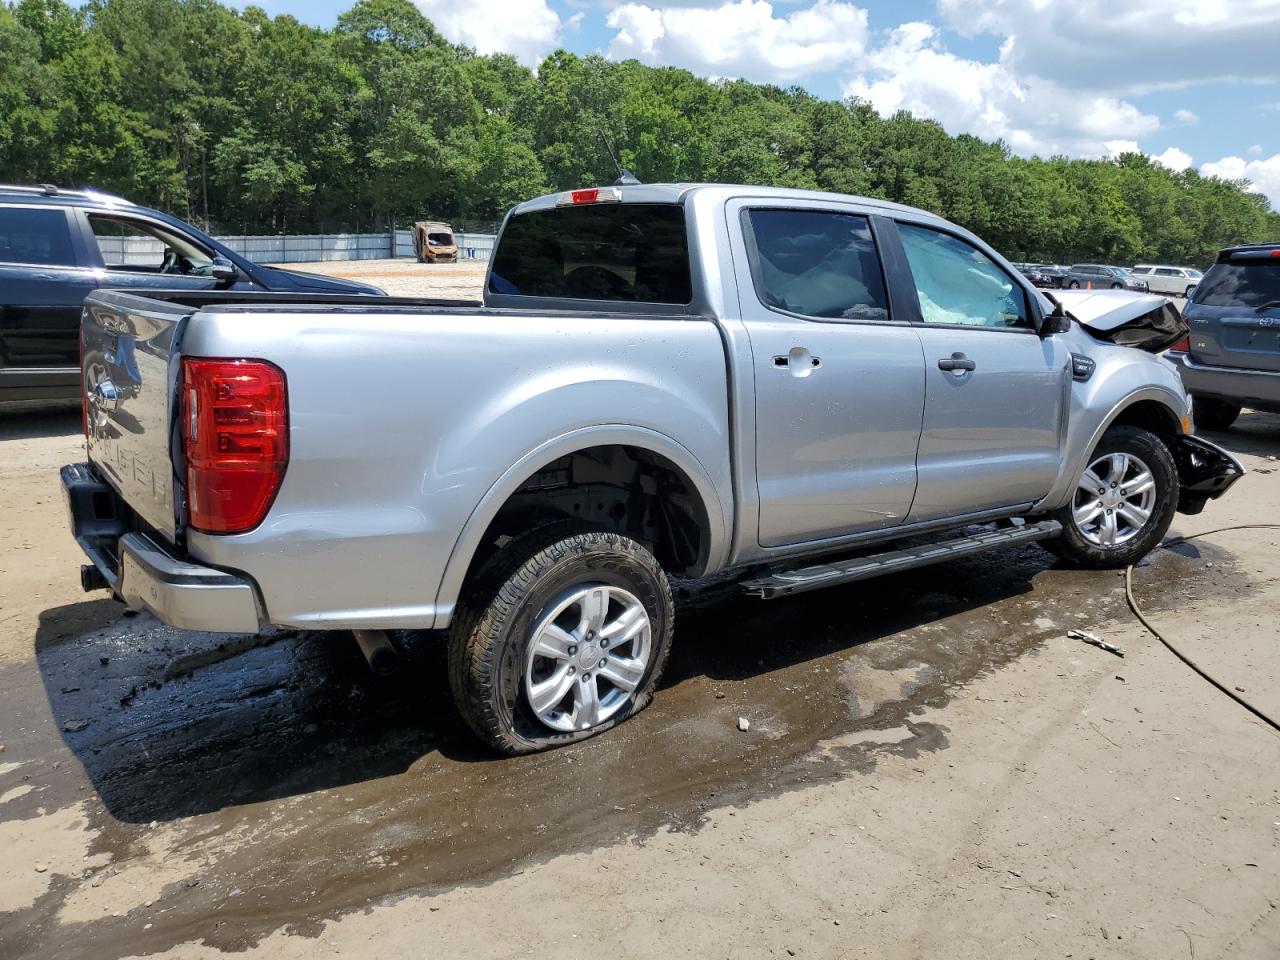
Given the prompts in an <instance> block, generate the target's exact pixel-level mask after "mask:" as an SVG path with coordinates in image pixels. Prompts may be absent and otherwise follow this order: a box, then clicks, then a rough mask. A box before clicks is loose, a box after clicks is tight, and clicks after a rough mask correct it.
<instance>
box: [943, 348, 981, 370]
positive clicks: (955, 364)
mask: <svg viewBox="0 0 1280 960" xmlns="http://www.w3.org/2000/svg"><path fill="white" fill-rule="evenodd" d="M938 369H939V370H947V371H949V372H951V373H964V372H965V371H968V370H977V369H978V365H977V364H976V363H974V362H973V361H972V360H970V359H969V358H968V357H966V356H965V355H964V354H963V353H959V352H957V353H953V354H952V355H951V356H949V357H945V358H943V359H942V360H939V361H938Z"/></svg>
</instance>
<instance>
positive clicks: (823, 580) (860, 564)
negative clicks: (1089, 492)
mask: <svg viewBox="0 0 1280 960" xmlns="http://www.w3.org/2000/svg"><path fill="white" fill-rule="evenodd" d="M1061 532H1062V524H1060V523H1059V522H1058V521H1057V520H1041V521H1039V522H1038V523H1023V524H1019V525H1018V526H1013V527H1004V528H1001V529H998V530H984V531H982V532H981V533H975V534H972V535H971V536H967V537H956V538H954V539H952V540H943V541H940V542H936V543H926V544H921V545H920V546H915V547H907V548H905V549H903V550H889V551H886V552H884V553H873V554H871V555H869V556H863V557H855V558H853V559H852V560H840V561H837V562H835V563H821V564H815V565H813V566H809V567H799V568H797V569H795V570H782V571H779V572H777V573H773V574H770V575H769V576H767V577H760V578H759V579H756V580H746V581H744V582H743V584H742V588H743V589H744V590H745V591H746V592H747V593H749V594H752V595H753V596H757V597H760V598H761V599H763V600H773V599H776V598H777V597H786V596H789V595H791V594H793V593H804V592H805V591H807V590H817V589H819V588H821V587H830V586H834V585H835V584H838V583H852V582H853V581H855V580H867V579H869V578H871V577H878V576H881V575H882V574H886V573H896V572H898V571H899V570H911V569H914V568H915V567H927V566H928V565H929V564H931V563H942V562H943V561H944V560H955V559H958V558H960V557H968V556H972V555H973V554H975V553H985V552H986V551H987V550H994V549H996V548H997V547H1009V546H1013V545H1015V544H1020V543H1030V542H1032V541H1034V540H1047V539H1048V538H1050V537H1056V536H1057V535H1058V534H1060V533H1061Z"/></svg>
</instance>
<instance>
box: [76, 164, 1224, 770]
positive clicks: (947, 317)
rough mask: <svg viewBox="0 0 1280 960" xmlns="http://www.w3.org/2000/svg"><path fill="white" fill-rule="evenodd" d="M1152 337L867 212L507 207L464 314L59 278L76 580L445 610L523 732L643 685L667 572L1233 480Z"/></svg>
mask: <svg viewBox="0 0 1280 960" xmlns="http://www.w3.org/2000/svg"><path fill="white" fill-rule="evenodd" d="M1067 301H1069V302H1067ZM1086 323H1087V326H1086V325H1085V324H1086ZM1185 332H1186V327H1185V325H1184V324H1183V323H1182V321H1181V318H1180V317H1179V316H1178V314H1177V311H1176V310H1175V309H1174V308H1173V307H1172V306H1171V305H1170V304H1169V303H1168V302H1167V301H1166V300H1164V299H1163V298H1160V297H1151V296H1147V297H1143V296H1136V297H1135V296H1134V295H1131V294H1125V293H1119V294H1111V293H1108V292H1104V293H1089V294H1079V295H1076V296H1075V298H1074V299H1071V297H1070V295H1064V301H1063V302H1057V301H1051V300H1049V299H1048V298H1046V296H1045V295H1043V294H1042V293H1040V292H1039V291H1037V290H1036V289H1035V288H1034V287H1032V286H1031V285H1030V284H1029V283H1028V282H1027V281H1026V280H1025V279H1024V278H1023V277H1022V276H1021V275H1020V274H1019V273H1018V272H1017V271H1016V270H1014V269H1013V268H1012V267H1011V266H1010V265H1009V264H1008V263H1007V262H1006V261H1005V260H1004V259H1003V258H1001V257H1000V256H999V254H997V253H996V252H995V251H994V250H992V249H991V248H990V247H988V246H987V245H986V244H984V243H983V242H982V241H980V240H979V239H977V238H976V237H974V236H973V235H971V234H970V233H968V232H966V231H965V230H963V229H961V228H959V227H956V226H955V225H953V224H950V223H948V222H946V221H944V220H941V219H939V218H938V217H936V216H933V215H931V214H928V213H925V212H922V211H920V210H914V209H911V208H908V207H903V206H898V205H895V204H892V203H886V202H882V201H878V200H868V199H861V198H856V197H847V196H834V195H829V194H822V193H813V192H804V191H793V190H779V189H769V188H760V187H738V186H688V185H627V186H615V187H601V188H594V189H589V190H575V191H571V192H567V193H562V194H557V195H553V196H547V197H542V198H540V199H537V200H532V201H530V202H528V203H524V204H522V205H520V206H518V207H516V208H515V209H514V210H512V211H511V213H510V214H509V215H508V217H507V220H506V222H505V224H504V226H503V230H502V235H501V238H500V240H499V243H498V246H497V248H496V251H495V255H494V257H493V260H492V262H491V265H490V268H489V273H488V276H487V278H486V282H485V293H484V302H483V304H480V303H475V304H471V303H457V302H447V301H427V300H396V299H387V300H380V301H378V302H377V303H372V302H369V301H368V300H361V299H359V298H351V297H341V296H325V295H270V294H267V295H262V294H259V295H246V294H214V293H196V294H193V293H191V292H189V291H188V292H182V293H173V294H160V293H154V292H153V293H150V294H149V295H146V296H140V295H137V294H133V293H127V292H120V291H117V292H112V291H102V292H97V293H94V294H93V295H92V296H90V298H89V299H88V301H87V303H86V306H85V311H84V318H83V324H82V333H81V339H82V344H81V346H82V352H83V369H84V386H85V391H84V393H85V429H86V436H87V451H88V462H87V463H80V464H72V465H69V466H67V467H64V468H63V471H62V481H63V484H64V488H65V492H66V497H67V502H68V505H69V509H70V514H71V525H72V530H73V532H74V534H75V536H76V538H77V539H78V541H79V542H80V544H81V545H82V547H83V548H84V550H85V552H86V553H87V554H88V556H89V558H90V560H91V561H92V562H91V563H90V564H89V565H86V566H85V567H84V568H83V569H82V574H81V577H82V581H83V583H84V585H85V587H86V589H101V588H106V589H110V590H111V591H113V592H114V594H115V595H116V596H118V597H119V598H121V599H122V600H123V601H124V602H125V603H127V604H128V605H129V606H131V607H134V608H146V609H149V610H151V611H152V612H154V613H155V614H156V615H157V616H158V617H159V618H160V619H162V620H164V621H165V622H167V623H169V624H172V625H174V626H177V627H183V628H190V629H196V630H212V631H246V632H253V631H258V630H260V629H262V628H263V627H265V626H267V625H276V626H283V627H295V628H303V629H306V630H344V631H345V630H350V631H353V632H354V633H355V634H356V637H357V639H358V640H359V641H360V642H361V646H362V647H363V648H364V649H365V652H366V654H367V655H369V656H370V660H371V662H375V661H376V659H377V657H378V655H379V654H380V653H382V652H384V651H386V650H387V649H388V645H389V644H390V643H392V642H393V641H391V640H389V639H388V631H393V630H397V629H436V630H448V644H449V660H450V673H451V676H450V679H451V684H452V688H453V690H454V693H455V696H456V699H457V702H458V706H459V708H460V709H461V711H462V713H463V715H464V716H465V718H466V720H467V721H468V723H469V724H470V725H471V727H472V728H474V730H475V731H476V733H477V734H478V735H479V736H480V737H482V738H483V739H484V740H486V741H487V742H488V743H490V744H491V745H493V746H494V747H495V748H497V749H499V750H501V751H505V752H508V753H519V752H527V751H533V750H539V749H543V748H546V747H548V746H553V745H557V744H562V743H566V742H570V741H573V740H577V739H580V738H583V737H587V736H590V735H592V734H595V733H598V732H600V731H602V730H604V729H607V728H608V727H610V726H613V725H615V724H617V723H619V722H621V721H622V720H624V719H625V718H627V717H628V716H630V715H631V714H633V713H635V712H636V711H638V710H640V709H641V708H643V707H644V706H645V705H646V704H647V703H648V702H649V700H650V698H651V696H652V694H653V690H654V687H655V684H656V683H657V680H658V676H659V674H660V673H661V671H662V668H663V665H664V663H665V661H666V660H667V655H668V652H669V650H670V645H671V638H672V627H673V620H674V607H673V602H672V595H671V588H670V585H669V582H668V577H669V576H671V577H678V578H700V577H706V576H708V575H711V574H717V573H722V572H726V571H739V572H740V574H739V580H740V582H741V586H742V588H743V589H744V590H747V591H749V592H751V593H753V594H756V595H758V596H760V597H762V598H772V597H780V596H786V595H789V594H793V593H798V592H801V591H805V590H809V589H813V588H817V587H823V586H828V585H832V584H840V583H847V582H850V581H853V580H858V579H862V578H865V577H869V576H874V575H877V574H881V573H887V572H892V571H896V570H902V569H905V568H908V567H912V566H919V565H922V564H926V563H932V562H936V561H940V560H946V559H948V558H951V557H959V556H963V555H967V554H973V553H977V552H980V551H983V550H990V549H995V548H999V547H1002V546H1008V545H1013V544H1018V543H1023V542H1028V541H1033V540H1038V541H1041V542H1042V543H1043V544H1044V545H1045V546H1046V547H1048V548H1049V549H1050V550H1052V551H1053V552H1054V553H1056V554H1057V555H1058V556H1060V557H1062V558H1063V559H1064V560H1065V561H1067V562H1069V563H1073V564H1077V565H1084V566H1092V567H1111V566H1122V565H1124V564H1128V563H1131V562H1133V561H1135V560H1137V559H1138V558H1140V557H1141V556H1142V555H1143V554H1145V553H1146V552H1147V551H1149V550H1151V549H1152V548H1153V547H1154V546H1155V545H1156V544H1157V543H1158V542H1159V541H1160V539H1161V537H1162V536H1163V535H1164V533H1165V531H1166V529H1167V528H1168V526H1169V523H1170V521H1171V519H1172V517H1173V514H1174V511H1175V510H1177V509H1182V510H1184V511H1188V512H1195V511H1197V510H1199V509H1200V508H1201V507H1202V506H1203V505H1204V503H1205V501H1206V500H1207V499H1210V498H1213V497H1217V496H1219V495H1221V494H1222V493H1223V492H1224V491H1225V490H1226V489H1227V488H1228V487H1229V486H1230V485H1231V483H1232V482H1233V481H1234V480H1235V479H1236V478H1238V477H1239V476H1240V475H1241V473H1242V472H1243V470H1242V468H1241V466H1240V464H1239V463H1238V462H1237V461H1236V460H1234V458H1232V457H1231V456H1230V455H1229V454H1227V453H1225V452H1224V451H1222V450H1220V449H1219V448H1217V447H1215V446H1213V445H1212V444H1209V443H1206V442H1204V441H1201V440H1199V439H1197V438H1196V437H1194V436H1192V435H1191V432H1190V426H1189V419H1188V412H1189V411H1188V401H1187V395H1186V393H1185V392H1184V391H1183V388H1182V384H1181V383H1180V381H1179V378H1178V373H1177V371H1176V370H1175V369H1174V368H1173V367H1172V366H1171V365H1170V364H1169V363H1168V362H1166V361H1165V360H1164V359H1162V358H1161V357H1159V356H1157V355H1155V351H1158V350H1160V349H1163V348H1164V347H1165V346H1167V345H1168V344H1169V343H1172V342H1173V341H1174V340H1176V339H1178V338H1179V337H1181V336H1182V335H1183V334H1184V333H1185Z"/></svg>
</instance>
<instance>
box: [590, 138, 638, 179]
mask: <svg viewBox="0 0 1280 960" xmlns="http://www.w3.org/2000/svg"><path fill="white" fill-rule="evenodd" d="M600 139H601V140H603V141H604V148H605V150H607V151H608V152H609V159H610V160H612V161H613V168H614V169H615V170H617V171H618V179H617V180H615V181H613V183H612V186H615V187H634V186H637V185H638V184H639V183H640V178H639V177H637V176H636V175H635V174H634V173H632V172H631V171H630V170H628V169H627V168H626V167H624V166H623V165H622V164H620V163H619V162H618V155H617V154H616V153H614V152H613V145H612V144H611V143H609V137H608V136H607V135H606V134H605V132H604V130H603V128H602V129H601V130H600Z"/></svg>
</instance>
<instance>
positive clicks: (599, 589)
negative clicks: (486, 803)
mask: <svg viewBox="0 0 1280 960" xmlns="http://www.w3.org/2000/svg"><path fill="white" fill-rule="evenodd" d="M459 607H460V608H459V611H458V613H457V615H456V616H455V619H454V623H453V627H452V628H451V630H450V634H449V679H450V684H451V686H452V688H453V695H454V699H455V700H456V701H457V704H458V708H459V710H460V711H461V713H462V716H463V717H464V718H465V719H466V721H467V724H468V725H469V726H470V727H471V729H472V730H474V731H475V732H476V734H477V735H478V736H479V737H480V738H481V739H482V740H484V741H485V742H486V743H488V744H489V745H490V746H492V747H494V748H495V749H497V750H499V751H501V752H503V753H507V754H518V753H532V752H534V751H537V750H545V749H547V748H549V747H554V746H560V745H563V744H566V743H572V742H575V741H577V740H582V739H585V738H586V737H590V736H594V735H595V734H597V733H600V732H601V731H604V730H607V729H609V728H610V727H613V726H616V725H617V724H619V723H621V722H622V721H623V720H625V719H627V718H628V717H630V716H632V715H633V714H635V713H637V712H639V711H640V710H642V709H644V708H645V707H646V706H648V704H649V702H650V700H652V698H653V690H654V687H655V686H656V685H657V682H658V678H659V677H660V676H661V674H662V669H663V667H664V666H665V665H666V662H667V656H668V654H669V652H670V649H671V633H672V624H673V620H674V617H675V611H674V606H673V603H672V599H671V588H670V586H669V585H668V583H667V577H666V574H665V573H663V571H662V568H661V567H660V566H659V565H658V561H657V560H656V559H655V558H654V556H653V555H652V554H651V553H650V552H649V551H648V550H646V549H645V548H644V547H643V546H641V545H640V544H639V543H636V542H635V541H634V540H631V539H629V538H627V537H623V536H620V535H619V534H616V533H606V532H600V531H595V530H589V529H585V528H582V527H576V528H575V527H574V525H563V526H560V527H558V528H556V529H553V530H549V531H545V532H543V533H541V534H539V535H534V536H530V537H526V538H523V539H522V540H517V541H515V542H513V543H510V544H508V545H507V546H506V547H504V548H502V550H501V551H500V553H499V554H498V555H497V556H496V557H495V558H494V560H493V561H491V562H490V563H488V564H486V566H485V568H484V569H482V570H481V571H480V573H479V574H478V575H477V576H476V578H475V582H474V584H473V585H472V587H471V588H470V589H469V590H468V592H467V595H466V597H464V599H463V601H462V603H461V604H460V605H459Z"/></svg>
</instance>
